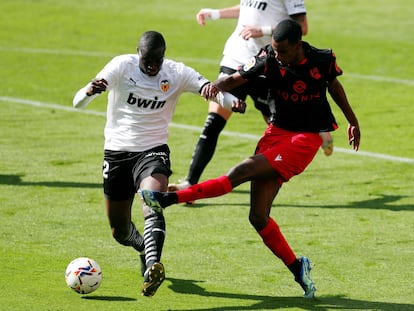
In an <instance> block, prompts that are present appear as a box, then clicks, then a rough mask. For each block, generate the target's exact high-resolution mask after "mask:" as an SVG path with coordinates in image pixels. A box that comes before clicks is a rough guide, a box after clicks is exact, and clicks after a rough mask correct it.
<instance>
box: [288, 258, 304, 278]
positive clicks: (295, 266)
mask: <svg viewBox="0 0 414 311" xmlns="http://www.w3.org/2000/svg"><path fill="white" fill-rule="evenodd" d="M288 268H289V270H290V272H292V273H293V275H294V276H295V278H298V277H299V276H300V271H301V270H302V263H301V262H300V260H299V259H297V258H296V260H295V261H294V262H293V263H292V264H290V265H289V266H288Z"/></svg>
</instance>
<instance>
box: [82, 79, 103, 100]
mask: <svg viewBox="0 0 414 311" xmlns="http://www.w3.org/2000/svg"><path fill="white" fill-rule="evenodd" d="M107 87H108V82H107V81H106V80H105V79H93V80H92V82H91V86H90V87H89V89H88V90H87V91H86V95H88V96H92V95H95V94H100V93H102V92H105V91H106V88H107Z"/></svg>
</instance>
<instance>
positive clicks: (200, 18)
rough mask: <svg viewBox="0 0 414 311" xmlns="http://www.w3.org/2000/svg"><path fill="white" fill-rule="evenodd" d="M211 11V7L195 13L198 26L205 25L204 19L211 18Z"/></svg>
mask: <svg viewBox="0 0 414 311" xmlns="http://www.w3.org/2000/svg"><path fill="white" fill-rule="evenodd" d="M211 13H212V9H201V10H200V11H199V12H198V13H197V15H196V19H197V23H198V24H199V25H200V26H205V25H206V20H208V19H212V16H211Z"/></svg>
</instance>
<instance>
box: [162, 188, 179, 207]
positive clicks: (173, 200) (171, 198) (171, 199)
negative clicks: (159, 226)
mask: <svg viewBox="0 0 414 311" xmlns="http://www.w3.org/2000/svg"><path fill="white" fill-rule="evenodd" d="M160 193H161V197H160V198H157V199H158V202H160V204H161V206H162V207H167V206H170V205H173V204H177V203H178V196H177V194H176V193H175V192H160Z"/></svg>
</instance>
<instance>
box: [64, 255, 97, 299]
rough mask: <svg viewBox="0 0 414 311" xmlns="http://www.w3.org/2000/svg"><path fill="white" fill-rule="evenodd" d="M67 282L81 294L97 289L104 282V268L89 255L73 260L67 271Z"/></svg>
mask: <svg viewBox="0 0 414 311" xmlns="http://www.w3.org/2000/svg"><path fill="white" fill-rule="evenodd" d="M65 279H66V284H67V285H68V286H69V287H70V288H71V289H73V290H74V291H75V292H77V293H79V294H89V293H92V292H93V291H95V290H97V289H98V287H99V286H100V285H101V282H102V270H101V268H100V267H99V265H98V263H97V262H96V261H95V260H93V259H91V258H87V257H80V258H76V259H74V260H72V261H71V262H70V263H69V265H68V267H67V268H66V272H65Z"/></svg>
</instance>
